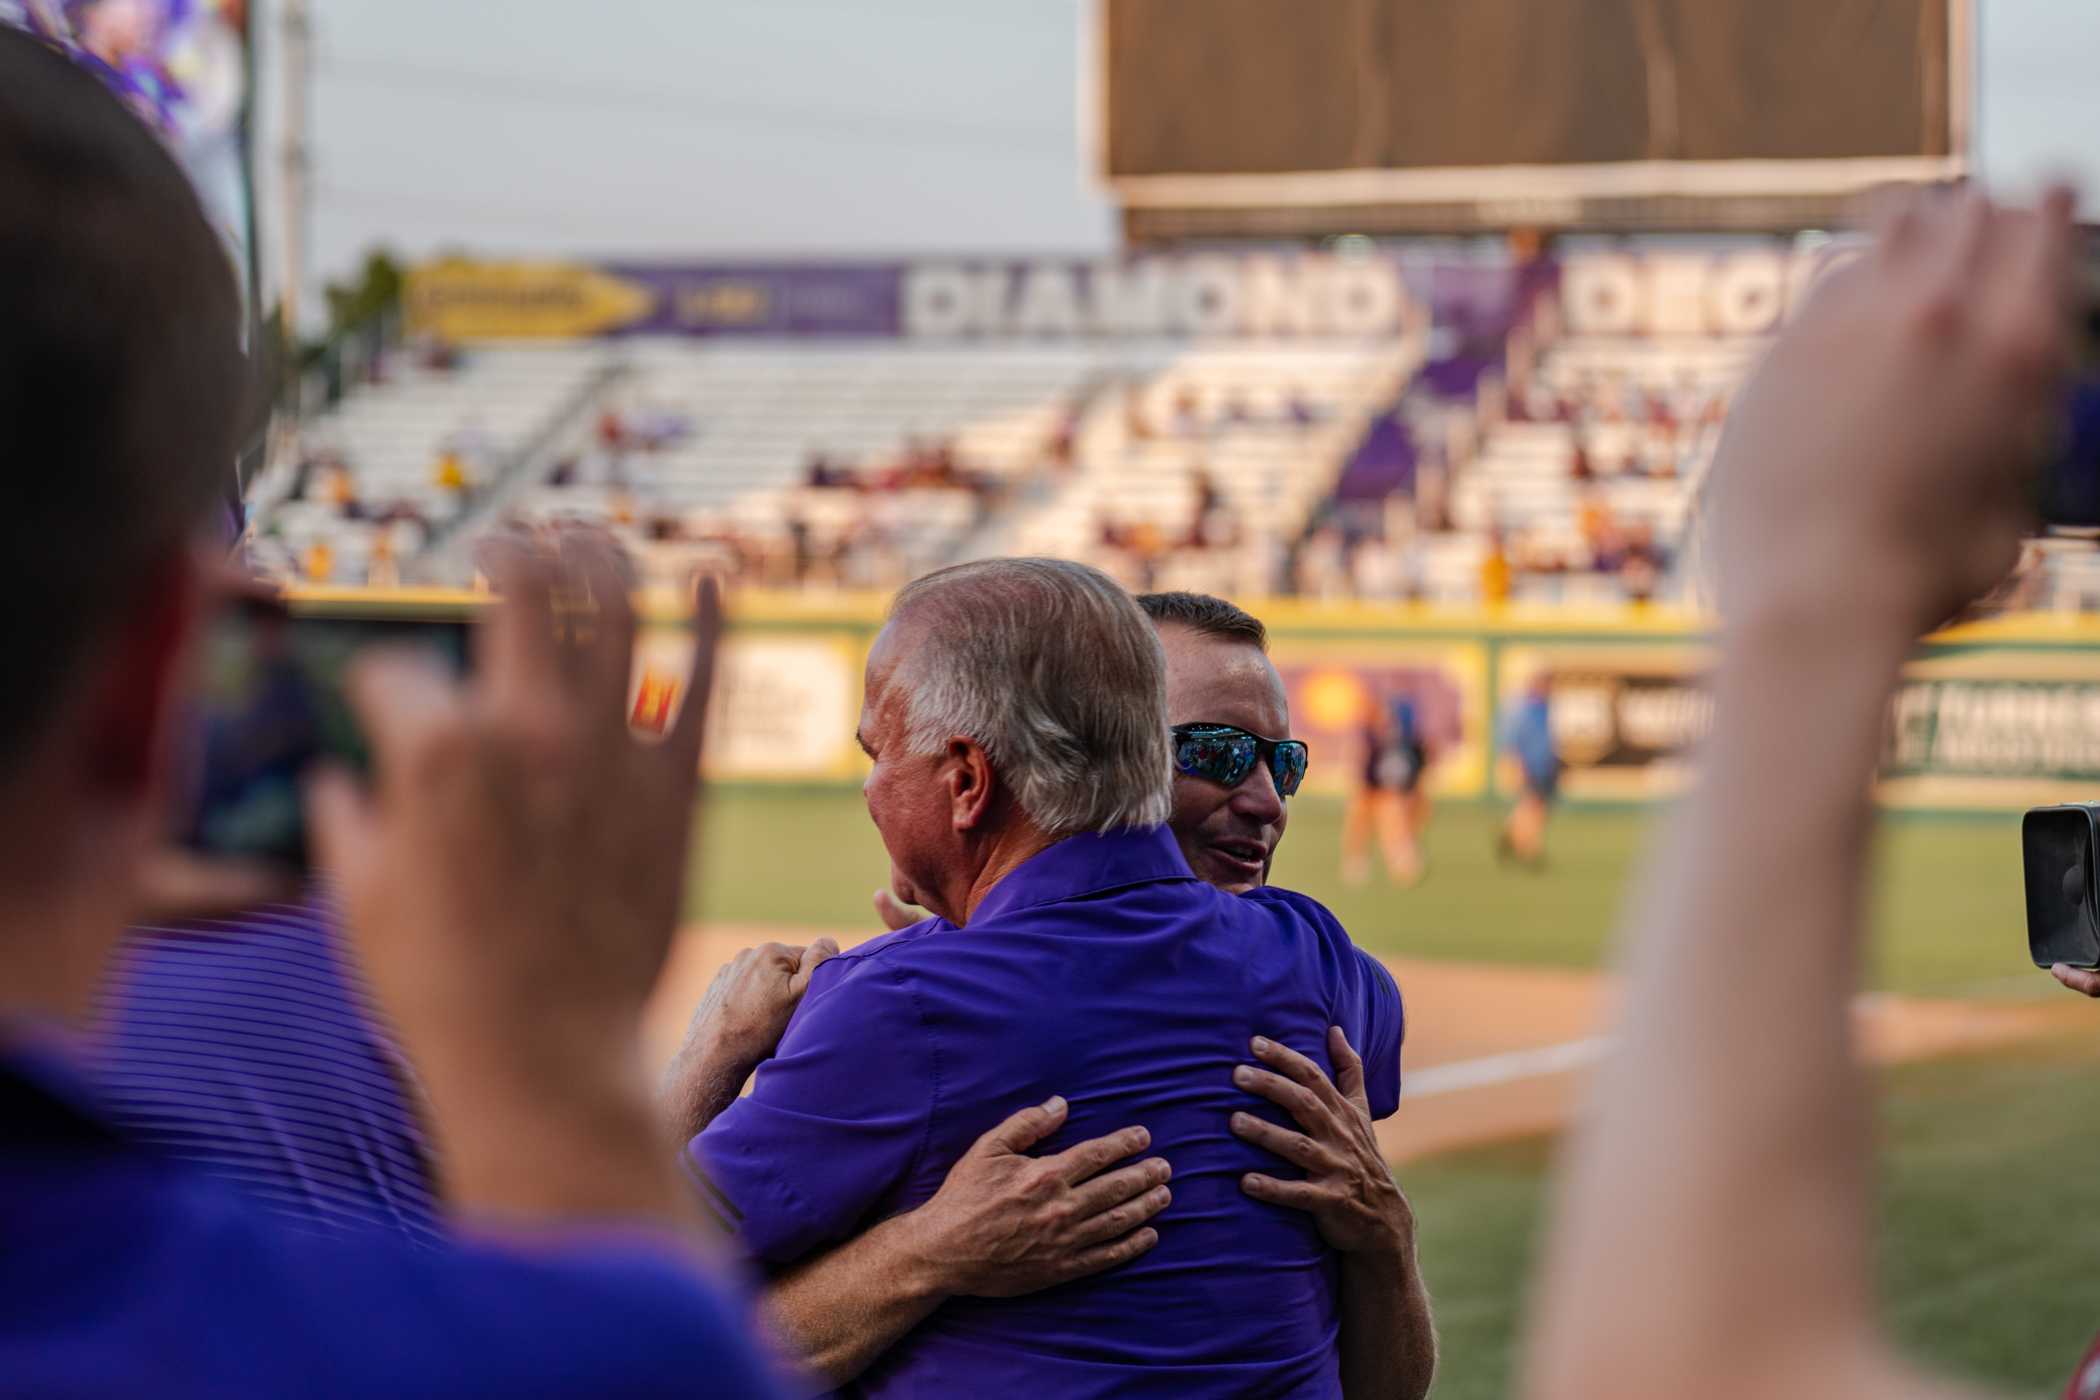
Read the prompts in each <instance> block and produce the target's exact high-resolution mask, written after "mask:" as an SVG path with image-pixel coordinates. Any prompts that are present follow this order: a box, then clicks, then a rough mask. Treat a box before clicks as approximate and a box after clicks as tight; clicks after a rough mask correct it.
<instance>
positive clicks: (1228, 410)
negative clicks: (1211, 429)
mask: <svg viewBox="0 0 2100 1400" xmlns="http://www.w3.org/2000/svg"><path fill="white" fill-rule="evenodd" d="M1221 416H1222V417H1223V419H1224V421H1225V422H1227V423H1230V424H1232V425H1233V426H1235V427H1239V426H1243V425H1245V424H1248V423H1252V422H1253V421H1255V420H1254V410H1253V409H1252V408H1251V407H1249V406H1248V403H1247V391H1246V390H1244V389H1239V388H1234V389H1231V390H1228V391H1227V392H1226V394H1225V409H1224V412H1223V414H1222V415H1221Z"/></svg>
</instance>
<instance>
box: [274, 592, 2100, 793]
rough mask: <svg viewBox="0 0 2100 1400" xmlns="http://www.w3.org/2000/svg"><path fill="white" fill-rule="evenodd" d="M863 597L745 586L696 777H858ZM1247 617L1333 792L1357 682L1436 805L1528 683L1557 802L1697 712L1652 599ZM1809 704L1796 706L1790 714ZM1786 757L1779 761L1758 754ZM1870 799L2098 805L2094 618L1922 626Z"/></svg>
mask: <svg viewBox="0 0 2100 1400" xmlns="http://www.w3.org/2000/svg"><path fill="white" fill-rule="evenodd" d="M295 596H296V597H297V599H298V600H299V603H300V605H301V606H307V607H325V608H328V609H331V610H341V609H344V608H379V609H382V610H385V611H388V612H401V611H404V610H408V611H413V610H416V609H426V608H434V609H437V610H440V611H444V610H456V609H457V608H458V607H460V606H463V605H471V596H470V595H431V594H392V595H373V594H366V593H352V592H342V591H337V592H329V593H317V592H311V591H309V592H305V593H301V594H298V595H295ZM884 605H885V600H884V599H883V598H881V597H877V596H854V595H839V594H829V595H813V594H768V593H746V594H742V595H740V596H738V597H737V598H736V599H735V600H734V602H733V605H732V614H733V624H732V631H731V633H730V635H729V637H728V638H727V640H726V641H725V643H724V652H723V655H722V659H721V665H720V670H719V681H718V685H717V688H716V694H715V701H714V705H713V707H712V710H711V713H710V715H709V742H708V751H707V765H708V774H709V776H710V777H711V778H713V779H715V780H718V781H725V782H751V783H769V784H797V785H816V786H825V785H837V786H846V785H851V784H855V783H858V782H859V781H860V778H861V775H862V774H863V773H864V772H865V771H866V760H865V759H863V758H862V757H861V754H860V751H859V749H858V747H857V746H856V745H855V743H854V739H853V733H854V727H855V724H856V722H857V721H858V717H859V706H860V684H861V667H862V663H863V662H864V661H865V659H866V657H867V651H868V647H869V645H870V644H871V643H872V642H873V640H874V637H875V633H876V631H877V630H878V629H879V628H880V627H881V624H882V617H883V608H884ZM1256 611H1257V612H1258V613H1259V614H1260V615H1261V616H1262V617H1263V619H1264V620H1265V621H1266V622H1267V623H1268V625H1269V630H1270V635H1271V638H1272V645H1271V653H1272V655H1273V656H1274V658H1275V660H1276V664H1277V668H1278V669H1279V670H1280V671H1281V672H1282V673H1283V676H1284V680H1285V684H1286V685H1287V686H1288V688H1289V691H1290V699H1291V717H1292V723H1293V727H1294V729H1295V732H1296V733H1297V734H1298V735H1299V737H1301V738H1304V739H1306V740H1307V741H1308V742H1309V743H1310V744H1311V746H1312V750H1313V762H1312V770H1311V773H1310V775H1309V777H1308V779H1307V789H1308V790H1309V791H1312V792H1322V793H1340V792H1343V791H1346V790H1347V788H1348V786H1349V783H1350V781H1351V777H1352V774H1353V773H1354V771H1355V770H1356V769H1357V767H1358V764H1359V756H1360V748H1359V743H1360V741H1359V739H1358V737H1357V736H1358V733H1359V731H1360V725H1361V716H1362V714H1363V708H1364V705H1365V701H1366V698H1367V697H1368V696H1387V697H1390V696H1395V695H1399V694H1406V695H1408V696H1411V697H1412V698H1413V699H1414V701H1415V704H1416V709H1417V712H1418V714H1419V716H1420V718H1421V722H1422V724H1423V727H1424V729H1425V731H1426V733H1427V736H1428V738H1429V740H1430V741H1431V743H1432V744H1433V745H1434V746H1435V749H1436V754H1437V758H1436V764H1435V767H1434V769H1433V784H1434V790H1435V791H1436V792H1437V793H1438V794H1439V795H1441V796H1442V797H1445V798H1450V799H1455V800H1461V801H1464V800H1482V799H1487V798H1490V797H1504V796H1507V795H1508V793H1507V789H1506V787H1505V785H1504V779H1505V775H1504V774H1502V773H1500V772H1498V771H1497V768H1498V765H1497V763H1496V762H1495V754H1494V751H1493V750H1494V746H1493V735H1494V731H1495V727H1496V725H1495V716H1496V715H1498V714H1499V713H1501V711H1502V709H1503V706H1504V705H1505V703H1506V702H1507V701H1508V700H1509V699H1510V698H1511V697H1513V696H1515V695H1516V694H1518V693H1519V692H1521V691H1522V690H1523V689H1524V687H1525V686H1527V685H1528V684H1530V683H1531V682H1532V681H1533V680H1534V679H1537V678H1544V679H1545V681H1546V682H1547V684H1548V685H1549V687H1550V689H1551V694H1552V706H1553V726H1554V732H1555V736H1556V739H1557V740H1558V743H1559V747H1560V750H1561V755H1562V758H1563V759H1564V761H1565V762H1566V763H1567V765H1568V767H1567V776H1566V781H1565V787H1564V790H1565V793H1566V795H1567V797H1568V799H1569V800H1570V801H1573V802H1582V803H1597V804H1638V803H1646V802H1653V801H1657V800H1660V799H1664V798H1667V797H1669V796H1671V795H1672V794H1674V793H1676V792H1678V791H1679V790H1681V789H1682V787H1683V785H1684V782H1685V779H1686V773H1687V765H1686V760H1685V755H1686V752H1687V750H1688V749H1689V747H1690V746H1691V745H1692V744H1694V743H1695V742H1696V741H1697V740H1698V738H1699V737H1700V736H1701V735H1702V734H1704V733H1705V731H1706V727H1707V725H1708V724H1709V723H1710V722H1711V718H1712V709H1711V704H1710V702H1709V699H1708V697H1707V694H1706V691H1705V688H1704V684H1703V676H1704V672H1705V670H1706V668H1707V666H1708V664H1709V662H1710V660H1711V657H1712V651H1711V647H1710V644H1709V641H1708V638H1707V635H1706V633H1705V631H1704V629H1703V626H1702V624H1701V622H1700V620H1699V619H1698V618H1696V617H1694V616H1692V615H1689V614H1685V613H1677V612H1671V611H1666V610H1662V609H1634V608H1628V609H1621V610H1617V611H1614V612H1610V613H1601V612H1591V613H1582V612H1570V611H1567V610H1563V609H1543V608H1540V609H1531V608H1522V607H1510V608H1505V609H1499V610H1479V609H1446V608H1431V607H1423V606H1404V605H1396V606H1372V605H1361V604H1317V603H1308V602H1301V601H1295V600H1279V601H1275V602H1271V603H1266V604H1262V605H1260V606H1259V607H1257V608H1256ZM649 615H650V619H651V620H650V621H649V623H648V624H647V626H646V627H645V629H644V635H643V639H642V643H641V647H640V651H641V656H640V658H639V660H638V664H637V667H636V680H635V688H634V715H635V718H636V720H637V722H638V723H641V724H643V725H653V724H659V723H661V722H662V721H663V720H664V718H665V717H666V716H668V715H669V714H670V713H671V712H673V711H674V710H675V708H676V706H677V704H678V701H679V698H680V697H679V695H678V693H677V692H678V689H679V679H680V678H681V677H682V676H683V675H684V666H685V662H686V659H687V657H688V656H689V655H690V653H689V651H688V650H687V646H688V643H687V641H686V636H685V633H684V631H683V628H682V624H681V623H680V621H679V620H678V619H677V617H676V616H675V615H674V610H672V609H670V608H667V607H662V606H658V607H653V608H652V609H650V614H649ZM1815 703H1816V697H1814V696H1812V695H1805V696H1802V697H1801V698H1800V705H1801V712H1802V714H1803V716H1804V717H1806V716H1808V715H1810V714H1812V713H1813V708H1812V707H1813V706H1814V705H1815ZM1774 759H1775V761H1776V762H1781V763H1783V762H1785V761H1786V755H1784V754H1779V755H1775V756H1774ZM1883 772H1884V778H1883V781H1882V784H1881V795H1882V797H1883V799H1884V801H1886V802H1887V803H1889V804H1890V805H1892V806H1898V807H1904V808H1912V809H1918V810H1927V811H1993V810H2010V809H2015V808H2019V807H2023V806H2028V805H2032V804H2035V803H2039V802H2049V801H2065V800H2071V799H2074V798H2087V797H2100V618H2087V617H2079V616H2061V617H2060V616H2056V615H2053V614H2050V615H2029V616H2022V617H2011V618H2000V619H1994V620H1992V621H1989V622H1983V623H1976V624H1971V625H1968V626H1964V627H1960V628H1956V629H1954V630H1952V631H1948V632H1945V633H1942V634H1940V635H1938V636H1936V637H1933V638H1931V639H1930V640H1929V641H1928V642H1927V643H1926V644H1925V645H1924V646H1923V647H1921V648H1920V650H1919V653H1918V655H1917V656H1916V657H1915V658H1914V659H1913V660H1912V662H1911V663H1910V665H1909V666H1908V667H1907V668H1906V670H1905V674H1904V678H1903V684H1902V686H1901V688H1900V689H1899V691H1898V693H1897V695H1896V697H1895V699H1894V702H1893V704H1892V710H1891V724H1890V737H1889V743H1888V749H1887V753H1886V755H1885V759H1884V764H1883Z"/></svg>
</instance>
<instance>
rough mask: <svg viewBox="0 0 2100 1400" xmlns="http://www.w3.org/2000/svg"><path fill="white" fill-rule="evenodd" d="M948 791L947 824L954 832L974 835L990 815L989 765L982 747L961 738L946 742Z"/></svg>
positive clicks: (990, 778) (990, 776) (944, 766)
mask: <svg viewBox="0 0 2100 1400" xmlns="http://www.w3.org/2000/svg"><path fill="white" fill-rule="evenodd" d="M942 779H943V782H944V784H945V786H946V789H947V796H948V815H949V820H950V821H952V822H953V823H954V826H955V829H956V830H957V831H974V830H976V829H977V828H978V827H980V826H982V825H983V824H984V821H985V818H986V817H987V816H988V815H989V814H990V812H991V806H992V788H993V785H994V783H995V781H996V780H995V779H994V777H993V776H992V761H991V758H990V757H989V756H988V755H987V754H986V753H985V751H984V746H983V745H982V744H980V743H978V742H977V741H976V740H975V739H965V738H962V737H961V736H960V735H958V736H956V737H954V738H951V739H950V740H949V741H948V753H947V761H946V762H945V763H944V764H943V765H942Z"/></svg>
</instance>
